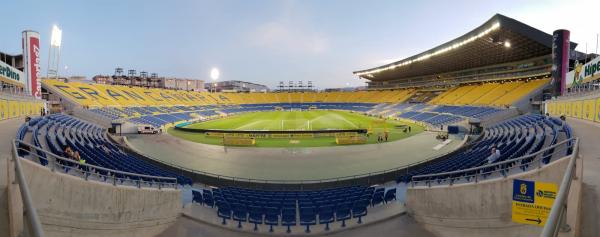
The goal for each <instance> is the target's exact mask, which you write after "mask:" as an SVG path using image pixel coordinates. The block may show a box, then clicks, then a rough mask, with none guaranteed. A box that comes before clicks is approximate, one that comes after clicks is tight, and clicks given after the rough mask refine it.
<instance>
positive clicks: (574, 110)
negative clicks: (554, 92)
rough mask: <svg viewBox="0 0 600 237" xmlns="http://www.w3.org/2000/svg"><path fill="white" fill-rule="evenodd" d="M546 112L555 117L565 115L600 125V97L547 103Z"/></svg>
mask: <svg viewBox="0 0 600 237" xmlns="http://www.w3.org/2000/svg"><path fill="white" fill-rule="evenodd" d="M544 110H545V112H546V113H549V114H550V115H553V116H561V115H564V116H566V117H571V118H578V119H584V120H588V121H594V122H598V123H600V95H595V96H587V97H583V98H573V99H566V100H556V101H546V102H545V109H544Z"/></svg>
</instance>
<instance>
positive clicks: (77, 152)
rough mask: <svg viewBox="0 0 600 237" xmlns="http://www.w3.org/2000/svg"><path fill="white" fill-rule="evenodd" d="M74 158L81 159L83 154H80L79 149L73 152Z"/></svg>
mask: <svg viewBox="0 0 600 237" xmlns="http://www.w3.org/2000/svg"><path fill="white" fill-rule="evenodd" d="M73 160H75V161H80V160H81V155H79V151H75V152H74V153H73Z"/></svg>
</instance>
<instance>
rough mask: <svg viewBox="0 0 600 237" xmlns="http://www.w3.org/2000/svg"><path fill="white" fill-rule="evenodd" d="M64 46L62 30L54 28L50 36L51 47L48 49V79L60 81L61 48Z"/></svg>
mask: <svg viewBox="0 0 600 237" xmlns="http://www.w3.org/2000/svg"><path fill="white" fill-rule="evenodd" d="M61 44H62V30H61V29H60V28H58V26H56V25H53V26H52V34H51V36H50V47H49V48H48V70H47V71H46V78H51V77H54V78H55V79H58V65H59V64H60V46H61Z"/></svg>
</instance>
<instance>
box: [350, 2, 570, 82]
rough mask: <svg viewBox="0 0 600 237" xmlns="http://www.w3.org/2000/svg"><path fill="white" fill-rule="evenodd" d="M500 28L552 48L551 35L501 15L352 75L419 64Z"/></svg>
mask: <svg viewBox="0 0 600 237" xmlns="http://www.w3.org/2000/svg"><path fill="white" fill-rule="evenodd" d="M501 27H502V28H507V29H510V30H511V31H513V32H516V33H518V34H521V35H523V36H526V37H528V38H530V39H532V40H534V41H536V42H538V43H540V44H542V45H544V46H546V47H548V48H552V41H551V40H548V38H549V37H550V38H551V37H552V35H549V34H547V33H545V32H543V31H541V30H538V29H536V28H533V27H531V26H529V25H527V24H525V23H522V22H520V21H517V20H515V19H512V18H509V17H506V16H504V15H502V14H496V15H494V16H493V17H492V18H490V19H489V20H487V21H486V22H485V23H483V24H482V25H480V26H479V27H477V28H475V29H473V30H471V31H469V32H468V33H466V34H464V35H462V36H460V37H458V38H456V39H453V40H451V41H448V42H446V43H443V44H441V45H439V46H437V47H435V48H432V49H429V50H427V51H425V52H422V53H419V54H416V55H414V56H411V57H408V58H405V59H402V60H399V61H396V62H393V63H389V64H385V65H382V66H378V67H374V68H370V69H365V70H360V71H354V72H352V73H353V74H354V75H357V76H359V77H363V76H366V75H369V74H373V73H378V72H381V71H385V70H393V69H395V68H397V67H401V66H405V65H408V64H411V63H413V62H419V61H422V60H425V59H428V58H430V57H434V56H435V55H437V54H440V53H444V52H447V51H450V50H455V49H458V48H460V47H461V46H462V45H465V44H468V43H470V42H472V41H475V40H476V39H478V38H481V37H483V36H485V35H487V34H489V33H491V32H492V31H495V30H497V29H500V28H501ZM575 47H577V43H575V42H570V49H571V50H574V49H575ZM366 79H370V78H366Z"/></svg>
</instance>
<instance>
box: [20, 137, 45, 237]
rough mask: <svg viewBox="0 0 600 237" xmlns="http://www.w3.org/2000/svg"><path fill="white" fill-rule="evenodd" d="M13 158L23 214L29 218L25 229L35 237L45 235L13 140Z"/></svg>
mask: <svg viewBox="0 0 600 237" xmlns="http://www.w3.org/2000/svg"><path fill="white" fill-rule="evenodd" d="M12 152H13V160H14V162H15V178H16V180H17V183H18V184H19V190H20V191H21V199H22V200H23V215H24V216H25V217H26V218H27V221H24V222H26V223H27V225H26V226H27V228H26V229H25V231H27V232H28V233H29V235H31V236H34V237H43V236H44V231H43V229H42V224H41V222H40V217H39V216H38V214H37V210H36V209H35V206H34V205H33V200H32V198H31V193H30V192H29V187H28V186H27V180H26V179H25V176H24V175H23V168H22V167H21V160H20V159H19V155H18V152H17V146H16V143H14V142H13V149H12Z"/></svg>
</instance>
